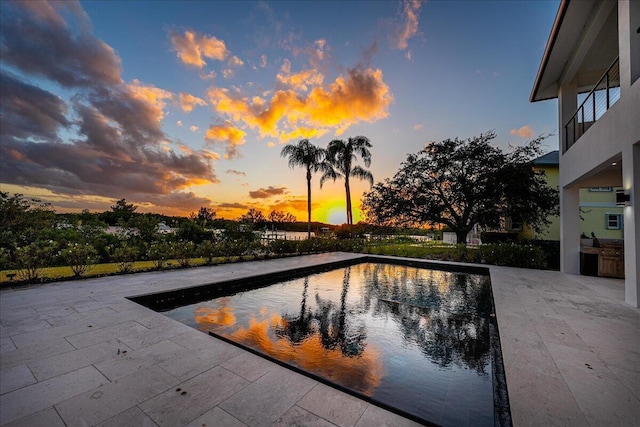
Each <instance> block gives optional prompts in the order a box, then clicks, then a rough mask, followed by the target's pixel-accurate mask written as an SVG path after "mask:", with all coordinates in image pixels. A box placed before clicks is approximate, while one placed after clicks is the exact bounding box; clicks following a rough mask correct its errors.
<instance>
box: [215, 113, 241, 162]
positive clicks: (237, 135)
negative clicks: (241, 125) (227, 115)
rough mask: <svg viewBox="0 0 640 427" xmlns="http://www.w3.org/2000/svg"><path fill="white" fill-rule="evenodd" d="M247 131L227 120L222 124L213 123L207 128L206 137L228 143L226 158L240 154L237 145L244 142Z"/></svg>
mask: <svg viewBox="0 0 640 427" xmlns="http://www.w3.org/2000/svg"><path fill="white" fill-rule="evenodd" d="M246 135H247V133H246V132H244V131H242V130H240V129H238V128H236V127H235V126H233V124H231V123H229V122H226V123H224V124H222V125H211V126H209V129H208V130H207V133H206V135H205V139H206V140H207V141H210V142H224V143H226V144H227V148H226V153H225V158H228V159H231V158H234V157H237V156H238V151H237V146H238V145H242V144H244V142H245V140H244V138H245V136H246Z"/></svg>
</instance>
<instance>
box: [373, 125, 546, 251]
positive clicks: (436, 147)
mask: <svg viewBox="0 0 640 427" xmlns="http://www.w3.org/2000/svg"><path fill="white" fill-rule="evenodd" d="M495 137H496V134H495V133H494V132H488V133H485V134H481V135H480V136H475V137H472V138H469V139H466V140H460V139H458V138H456V139H447V140H444V141H441V142H432V143H429V144H427V145H426V146H425V148H424V149H423V150H421V151H419V152H418V153H417V154H410V155H409V156H408V157H407V160H406V161H405V162H404V163H402V165H401V166H400V169H399V170H398V172H397V173H396V174H395V176H394V177H393V178H391V179H386V180H384V181H383V182H380V183H377V184H376V185H375V186H374V187H373V189H372V190H371V191H370V192H369V193H367V194H365V195H364V199H363V203H362V208H363V212H364V214H365V217H366V219H367V222H370V223H372V224H377V225H392V226H424V225H435V224H441V225H444V226H447V227H449V228H451V229H452V230H453V231H454V232H455V233H456V237H457V240H458V243H465V241H466V236H467V234H468V233H469V232H470V231H471V229H472V228H473V226H474V225H475V224H478V225H479V226H480V227H483V228H498V227H500V226H501V225H502V224H503V222H504V220H505V219H506V218H511V220H512V221H517V222H523V223H526V224H527V225H528V226H530V227H532V228H533V229H534V230H536V231H540V229H542V228H543V227H545V226H547V225H548V224H549V220H548V217H549V216H550V215H553V214H557V211H558V191H557V189H555V188H551V187H549V186H548V185H547V182H546V179H545V177H544V172H542V171H537V170H535V169H534V168H533V164H532V162H533V160H534V159H535V158H536V157H537V156H539V155H540V154H541V143H542V141H543V140H544V138H545V136H540V137H538V138H536V139H534V140H533V141H531V142H529V143H528V144H526V145H525V146H521V147H515V148H512V149H511V150H510V151H509V152H503V151H502V150H500V149H499V148H496V147H494V146H492V145H491V141H492V140H493V139H494V138H495Z"/></svg>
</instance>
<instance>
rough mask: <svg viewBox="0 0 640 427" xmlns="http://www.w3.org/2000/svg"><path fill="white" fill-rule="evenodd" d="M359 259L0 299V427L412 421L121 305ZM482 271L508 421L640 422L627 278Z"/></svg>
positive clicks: (196, 273)
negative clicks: (498, 345)
mask: <svg viewBox="0 0 640 427" xmlns="http://www.w3.org/2000/svg"><path fill="white" fill-rule="evenodd" d="M359 256H360V255H358V254H347V253H332V254H321V255H310V256H304V257H295V258H286V259H278V260H270V261H258V262H250V263H241V264H228V265H221V266H214V267H200V268H192V269H187V270H176V271H165V272H152V273H141V274H135V275H125V276H115V277H105V278H97V279H87V280H81V281H69V282H60V283H54V284H48V285H43V286H32V287H25V288H21V289H15V290H11V289H7V290H3V291H0V425H2V426H4V425H10V426H64V425H68V426H83V425H100V426H128V425H130V426H156V425H158V426H183V425H188V426H194V427H195V426H204V425H206V426H243V425H249V426H272V425H273V426H289V425H305V426H308V425H310V426H333V425H338V426H347V425H356V426H367V427H368V426H382V425H388V426H410V425H416V424H415V423H413V422H412V421H410V420H407V419H404V418H402V417H399V416H398V415H395V414H393V413H391V412H388V411H386V410H383V409H381V408H378V407H377V406H374V405H371V404H369V403H367V402H365V401H362V400H360V399H357V398H355V397H352V396H350V395H347V394H344V393H342V392H339V391H337V390H334V389H333V388H331V387H328V386H326V385H323V384H321V383H318V382H317V381H314V380H312V379H310V378H308V377H306V376H303V375H299V374H297V373H294V372H292V371H290V370H288V369H286V368H283V367H281V366H279V365H277V364H274V363H271V362H268V361H266V360H264V359H262V358H260V357H258V356H254V355H253V354H251V353H248V352H245V351H243V350H241V349H239V348H237V347H235V346H233V345H230V344H227V343H224V342H222V341H219V340H217V339H215V338H213V337H210V336H208V335H206V334H203V333H202V332H199V331H196V330H194V329H192V328H189V327H187V326H185V325H183V324H181V323H178V322H175V321H173V320H171V319H169V318H167V317H165V316H163V315H162V314H159V313H155V312H153V311H151V310H148V309H146V308H144V307H142V306H139V305H138V304H136V303H133V302H131V301H129V300H127V299H125V297H126V296H132V295H140V294H145V293H153V292H160V291H164V290H168V289H176V288H179V287H187V286H193V285H199V284H205V283H211V282H215V281H223V280H226V279H229V278H234V279H235V278H240V277H248V276H253V275H256V274H264V273H269V272H275V271H281V270H286V269H292V268H298V267H304V266H311V265H317V264H323V263H327V262H333V261H338V260H346V259H352V258H358V257H359ZM489 269H490V272H491V281H492V285H493V292H494V298H495V302H496V315H497V319H498V324H499V329H500V337H501V342H502V350H503V358H504V364H505V371H506V376H507V385H508V390H509V398H510V403H511V412H512V418H513V423H514V425H515V426H526V425H571V426H573V425H575V426H585V425H592V426H601V425H629V426H638V425H640V309H637V308H632V307H630V306H628V305H625V304H624V302H623V301H624V284H623V282H622V281H621V280H614V279H601V278H594V277H584V276H572V275H564V274H561V273H559V272H553V271H538V270H526V269H516V268H505V267H493V266H491V267H489Z"/></svg>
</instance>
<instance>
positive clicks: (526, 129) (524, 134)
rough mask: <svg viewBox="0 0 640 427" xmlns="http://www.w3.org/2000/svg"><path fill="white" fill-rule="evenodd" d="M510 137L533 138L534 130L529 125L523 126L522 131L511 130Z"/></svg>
mask: <svg viewBox="0 0 640 427" xmlns="http://www.w3.org/2000/svg"><path fill="white" fill-rule="evenodd" d="M509 134H510V135H514V136H519V137H521V138H531V137H532V136H533V128H532V127H531V126H529V125H526V126H522V127H521V128H520V129H511V130H510V131H509Z"/></svg>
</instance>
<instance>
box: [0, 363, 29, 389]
mask: <svg viewBox="0 0 640 427" xmlns="http://www.w3.org/2000/svg"><path fill="white" fill-rule="evenodd" d="M36 382H37V380H36V379H35V378H34V377H33V374H32V373H31V370H29V367H28V366H27V365H16V366H12V367H11V368H8V369H6V370H3V371H2V376H0V394H5V393H9V392H10V391H13V390H17V389H19V388H22V387H26V386H28V385H31V384H34V383H36Z"/></svg>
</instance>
